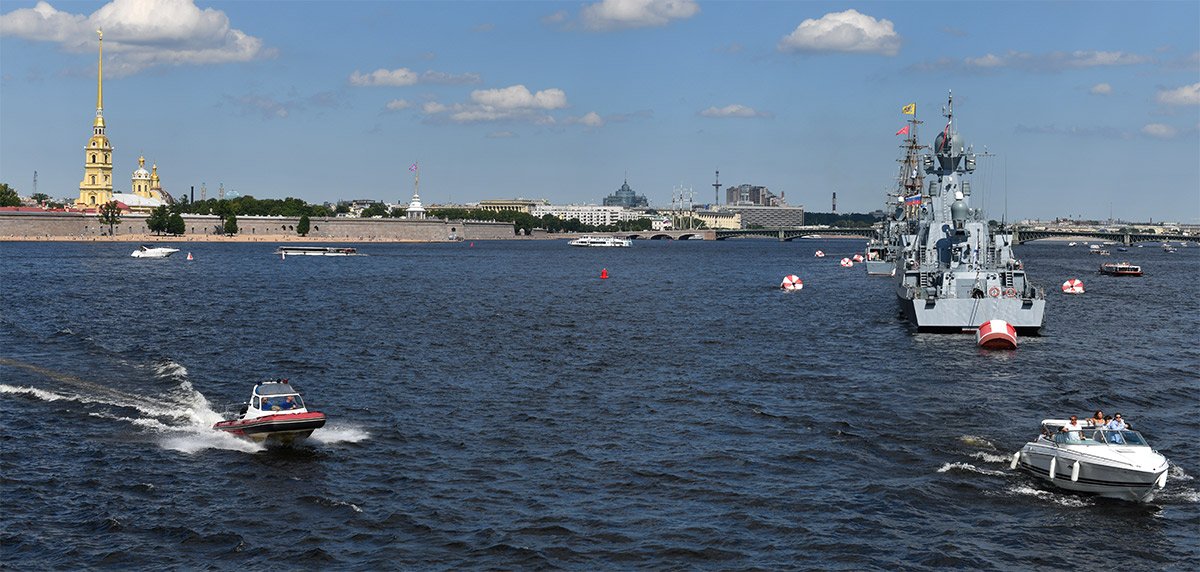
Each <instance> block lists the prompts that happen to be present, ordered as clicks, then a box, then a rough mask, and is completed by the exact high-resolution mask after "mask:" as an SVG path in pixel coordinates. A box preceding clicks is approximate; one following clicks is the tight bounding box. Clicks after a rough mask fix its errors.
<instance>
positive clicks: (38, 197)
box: [29, 193, 50, 205]
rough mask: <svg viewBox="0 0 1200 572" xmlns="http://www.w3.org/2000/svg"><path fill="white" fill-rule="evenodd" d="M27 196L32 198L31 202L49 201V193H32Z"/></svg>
mask: <svg viewBox="0 0 1200 572" xmlns="http://www.w3.org/2000/svg"><path fill="white" fill-rule="evenodd" d="M29 198H31V199H33V202H35V203H37V204H39V205H44V204H46V203H48V202H50V195H47V194H46V193H33V194H32V195H30V197H29Z"/></svg>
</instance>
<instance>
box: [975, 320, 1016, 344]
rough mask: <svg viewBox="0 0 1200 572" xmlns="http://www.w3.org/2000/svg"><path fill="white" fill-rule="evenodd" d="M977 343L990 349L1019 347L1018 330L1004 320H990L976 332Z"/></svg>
mask: <svg viewBox="0 0 1200 572" xmlns="http://www.w3.org/2000/svg"><path fill="white" fill-rule="evenodd" d="M975 343H976V344H977V345H978V346H979V347H981V348H985V349H989V350H1015V349H1017V330H1016V328H1014V327H1012V325H1011V324H1009V323H1008V322H1005V321H1004V320H988V321H986V322H984V323H983V325H981V326H979V330H977V331H976V332H975Z"/></svg>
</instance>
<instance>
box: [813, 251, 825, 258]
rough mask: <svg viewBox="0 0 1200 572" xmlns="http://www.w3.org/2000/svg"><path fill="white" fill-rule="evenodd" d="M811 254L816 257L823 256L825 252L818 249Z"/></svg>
mask: <svg viewBox="0 0 1200 572" xmlns="http://www.w3.org/2000/svg"><path fill="white" fill-rule="evenodd" d="M813 256H816V257H817V258H825V253H824V252H821V251H820V250H818V251H816V252H814V253H813Z"/></svg>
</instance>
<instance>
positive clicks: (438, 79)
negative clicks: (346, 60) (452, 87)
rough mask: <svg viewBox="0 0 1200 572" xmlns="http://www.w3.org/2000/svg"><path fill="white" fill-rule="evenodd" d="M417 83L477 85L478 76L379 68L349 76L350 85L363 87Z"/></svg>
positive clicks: (400, 85) (399, 85)
mask: <svg viewBox="0 0 1200 572" xmlns="http://www.w3.org/2000/svg"><path fill="white" fill-rule="evenodd" d="M418 83H442V84H456V83H457V84H462V83H479V76H478V75H477V74H473V73H466V74H460V75H454V74H448V73H445V72H439V71H432V70H429V71H425V72H424V73H420V74H418V73H417V72H414V71H412V70H410V69H408V68H397V69H394V70H389V69H383V68H380V69H377V70H375V71H373V72H371V73H363V72H360V71H358V70H354V73H352V74H350V85H357V86H363V87H365V86H379V85H386V86H396V87H403V86H407V85H416V84H418Z"/></svg>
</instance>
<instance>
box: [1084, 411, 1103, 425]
mask: <svg viewBox="0 0 1200 572" xmlns="http://www.w3.org/2000/svg"><path fill="white" fill-rule="evenodd" d="M1087 422H1088V425H1091V426H1092V427H1103V426H1104V425H1105V424H1106V423H1107V421H1106V420H1105V419H1104V412H1103V411H1101V410H1099V409H1097V410H1096V414H1095V415H1093V416H1092V418H1091V419H1088V420H1087Z"/></svg>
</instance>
